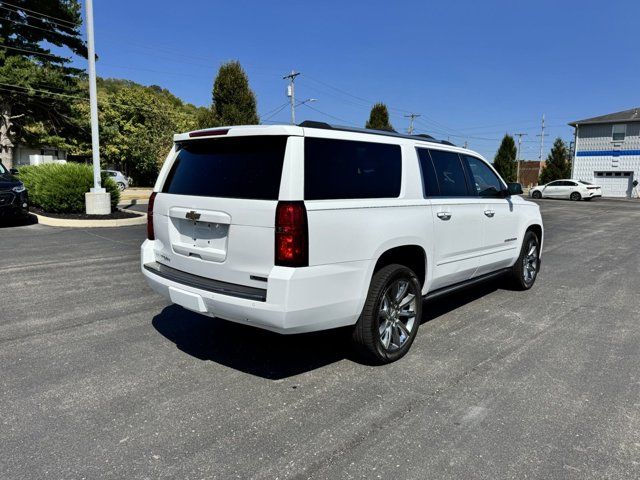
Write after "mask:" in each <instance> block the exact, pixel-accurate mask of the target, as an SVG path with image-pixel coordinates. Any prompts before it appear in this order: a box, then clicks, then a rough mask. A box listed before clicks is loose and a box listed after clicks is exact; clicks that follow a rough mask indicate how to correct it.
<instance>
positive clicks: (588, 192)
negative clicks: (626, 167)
mask: <svg viewBox="0 0 640 480" xmlns="http://www.w3.org/2000/svg"><path fill="white" fill-rule="evenodd" d="M529 194H530V195H531V197H533V198H568V199H570V200H576V201H577V200H591V199H592V198H596V197H601V196H602V188H600V186H599V185H594V184H592V183H589V182H583V181H582V180H554V181H553V182H549V183H547V184H546V185H538V186H537V187H534V188H532V189H531V192H529Z"/></svg>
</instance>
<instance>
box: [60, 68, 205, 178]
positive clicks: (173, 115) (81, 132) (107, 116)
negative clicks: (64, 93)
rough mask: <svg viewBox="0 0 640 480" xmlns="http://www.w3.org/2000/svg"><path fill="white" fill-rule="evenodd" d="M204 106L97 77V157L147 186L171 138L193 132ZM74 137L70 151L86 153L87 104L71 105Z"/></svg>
mask: <svg viewBox="0 0 640 480" xmlns="http://www.w3.org/2000/svg"><path fill="white" fill-rule="evenodd" d="M202 110H208V109H205V108H204V107H200V108H197V107H195V106H193V105H191V104H185V103H183V102H182V100H180V99H179V98H177V97H176V96H174V95H173V94H171V93H170V92H169V91H168V90H166V89H163V88H161V87H158V86H156V85H153V86H150V87H145V86H143V85H139V84H137V83H135V82H131V81H128V80H117V79H100V78H99V79H98V116H99V123H100V140H101V141H100V157H101V159H102V162H103V164H104V165H105V166H109V167H113V168H117V169H119V170H122V171H123V172H124V173H126V174H127V175H129V176H131V177H132V178H133V179H134V182H135V183H136V184H137V185H145V186H147V185H152V184H153V182H154V181H155V179H156V176H157V174H158V170H159V168H160V166H161V165H162V162H163V161H164V159H165V157H166V155H167V152H169V150H170V149H171V145H172V143H173V134H174V133H177V132H185V131H188V130H194V129H196V128H197V120H198V116H199V114H200V112H201V111H202ZM73 116H74V117H75V118H77V119H78V133H77V135H76V136H75V137H74V139H73V140H72V142H73V148H72V149H71V151H70V153H72V154H74V155H78V156H81V157H87V158H88V157H89V156H90V155H91V136H90V125H89V105H88V102H85V101H78V102H76V103H75V104H74V112H73Z"/></svg>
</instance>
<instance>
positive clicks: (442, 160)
mask: <svg viewBox="0 0 640 480" xmlns="http://www.w3.org/2000/svg"><path fill="white" fill-rule="evenodd" d="M429 153H430V154H431V159H432V160H433V166H434V167H435V169H436V175H437V177H438V185H439V187H440V196H441V197H466V196H470V195H474V194H472V193H471V192H470V191H469V190H468V188H467V181H466V176H465V173H464V169H463V167H462V163H461V162H460V157H459V156H458V154H457V153H455V152H446V151H442V150H429Z"/></svg>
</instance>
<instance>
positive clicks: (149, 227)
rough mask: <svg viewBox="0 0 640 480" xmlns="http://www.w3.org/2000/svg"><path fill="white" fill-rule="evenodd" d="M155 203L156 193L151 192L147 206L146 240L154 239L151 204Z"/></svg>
mask: <svg viewBox="0 0 640 480" xmlns="http://www.w3.org/2000/svg"><path fill="white" fill-rule="evenodd" d="M155 201H156V192H152V193H151V196H150V197H149V205H147V238H148V239H149V240H155V239H156V233H155V232H154V231H153V204H154V203H155Z"/></svg>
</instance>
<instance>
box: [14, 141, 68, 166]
mask: <svg viewBox="0 0 640 480" xmlns="http://www.w3.org/2000/svg"><path fill="white" fill-rule="evenodd" d="M66 159H67V152H66V151H65V150H61V149H58V148H54V147H29V146H27V145H21V144H20V145H16V146H15V147H14V148H13V162H12V163H13V167H14V168H18V167H20V166H22V165H39V164H41V163H52V162H58V161H61V160H66ZM7 167H9V165H7Z"/></svg>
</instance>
